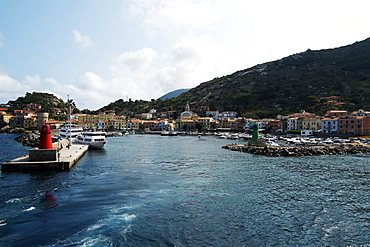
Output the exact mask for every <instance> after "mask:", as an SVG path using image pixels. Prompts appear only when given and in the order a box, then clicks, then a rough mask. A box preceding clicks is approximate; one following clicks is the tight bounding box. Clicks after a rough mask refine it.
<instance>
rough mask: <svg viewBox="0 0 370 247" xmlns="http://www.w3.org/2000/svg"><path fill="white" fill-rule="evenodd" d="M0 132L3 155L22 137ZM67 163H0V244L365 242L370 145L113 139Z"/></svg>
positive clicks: (369, 226) (369, 240)
mask: <svg viewBox="0 0 370 247" xmlns="http://www.w3.org/2000/svg"><path fill="white" fill-rule="evenodd" d="M14 137H15V136H14V135H0V143H1V144H0V145H2V149H1V150H0V162H5V161H7V160H9V159H12V158H15V157H17V156H20V155H23V154H25V153H26V152H27V148H25V147H21V146H19V145H18V144H17V143H16V142H15V141H13V138H14ZM108 141H109V142H108V144H107V146H106V150H102V151H99V150H94V151H89V152H88V153H87V154H86V155H85V156H84V157H83V158H82V159H81V160H80V161H79V162H78V163H77V165H76V166H75V167H74V168H73V169H72V170H70V171H67V172H23V173H6V172H2V173H0V187H1V190H0V246H369V244H370V202H369V196H370V192H369V191H370V190H369V189H370V163H369V157H370V156H369V155H357V156H319V157H298V158H297V157H292V158H280V157H263V156H253V155H250V154H246V153H239V152H232V151H228V150H224V149H221V147H222V146H223V145H225V144H228V143H231V141H229V140H221V139H216V138H214V137H202V138H200V139H198V138H197V137H193V136H177V137H162V136H156V135H129V136H124V137H116V138H110V139H109V140H108Z"/></svg>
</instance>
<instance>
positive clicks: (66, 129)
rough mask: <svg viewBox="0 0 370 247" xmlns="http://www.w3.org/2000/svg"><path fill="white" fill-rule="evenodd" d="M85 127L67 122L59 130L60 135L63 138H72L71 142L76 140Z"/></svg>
mask: <svg viewBox="0 0 370 247" xmlns="http://www.w3.org/2000/svg"><path fill="white" fill-rule="evenodd" d="M82 131H83V129H82V128H81V127H79V126H77V125H75V124H65V125H64V126H63V127H62V128H61V129H60V130H59V137H60V138H63V139H68V140H69V139H71V142H74V141H75V140H76V137H77V136H78V135H80V134H81V133H82Z"/></svg>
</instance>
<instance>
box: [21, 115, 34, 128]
mask: <svg viewBox="0 0 370 247" xmlns="http://www.w3.org/2000/svg"><path fill="white" fill-rule="evenodd" d="M37 123H38V122H37V118H36V117H26V118H24V121H23V128H25V129H34V128H37Z"/></svg>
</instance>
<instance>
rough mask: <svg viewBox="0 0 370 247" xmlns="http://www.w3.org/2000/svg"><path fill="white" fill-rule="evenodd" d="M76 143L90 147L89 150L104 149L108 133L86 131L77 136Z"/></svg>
mask: <svg viewBox="0 0 370 247" xmlns="http://www.w3.org/2000/svg"><path fill="white" fill-rule="evenodd" d="M76 143H80V144H85V145H89V148H98V149H102V148H104V146H105V144H107V137H106V133H105V132H101V131H84V132H82V134H80V135H78V136H77V138H76Z"/></svg>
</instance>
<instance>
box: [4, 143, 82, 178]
mask: <svg viewBox="0 0 370 247" xmlns="http://www.w3.org/2000/svg"><path fill="white" fill-rule="evenodd" d="M88 147H89V145H82V144H73V145H72V146H70V147H69V148H68V147H65V148H62V149H60V150H59V151H57V150H56V149H53V150H55V151H56V154H57V158H56V160H38V161H32V158H31V160H30V155H29V154H28V155H24V156H21V157H18V158H15V159H12V160H10V161H7V162H4V163H2V165H1V170H2V171H25V170H59V171H63V170H69V169H71V168H72V167H73V166H74V165H75V164H76V163H77V161H78V160H80V159H81V157H82V156H83V155H84V154H85V153H86V152H87V150H88ZM30 151H31V150H30Z"/></svg>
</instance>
